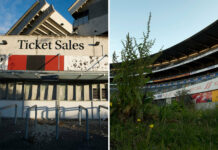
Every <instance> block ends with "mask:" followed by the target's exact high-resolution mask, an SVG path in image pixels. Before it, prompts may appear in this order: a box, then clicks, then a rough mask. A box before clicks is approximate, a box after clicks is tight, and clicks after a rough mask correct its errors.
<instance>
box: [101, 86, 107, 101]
mask: <svg viewBox="0 0 218 150" xmlns="http://www.w3.org/2000/svg"><path fill="white" fill-rule="evenodd" d="M101 90H102V99H103V100H107V99H108V91H107V88H103V89H101Z"/></svg>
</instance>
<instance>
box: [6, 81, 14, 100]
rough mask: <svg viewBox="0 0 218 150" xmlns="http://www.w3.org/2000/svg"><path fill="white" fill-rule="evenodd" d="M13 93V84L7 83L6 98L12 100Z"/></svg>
mask: <svg viewBox="0 0 218 150" xmlns="http://www.w3.org/2000/svg"><path fill="white" fill-rule="evenodd" d="M13 92H14V83H8V98H7V99H10V100H12V99H13V94H14V93H13Z"/></svg>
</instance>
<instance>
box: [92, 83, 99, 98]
mask: <svg viewBox="0 0 218 150" xmlns="http://www.w3.org/2000/svg"><path fill="white" fill-rule="evenodd" d="M92 95H93V100H100V90H99V85H93V89H92Z"/></svg>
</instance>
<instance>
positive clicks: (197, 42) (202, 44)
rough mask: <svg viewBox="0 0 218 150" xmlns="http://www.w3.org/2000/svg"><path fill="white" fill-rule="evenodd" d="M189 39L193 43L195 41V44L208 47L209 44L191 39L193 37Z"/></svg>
mask: <svg viewBox="0 0 218 150" xmlns="http://www.w3.org/2000/svg"><path fill="white" fill-rule="evenodd" d="M191 41H192V42H194V43H196V44H198V45H201V46H203V47H205V48H209V47H210V46H208V45H207V44H204V43H201V42H199V41H196V40H193V39H191Z"/></svg>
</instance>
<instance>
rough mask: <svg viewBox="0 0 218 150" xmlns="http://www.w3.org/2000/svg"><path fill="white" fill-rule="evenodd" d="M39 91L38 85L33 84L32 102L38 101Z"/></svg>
mask: <svg viewBox="0 0 218 150" xmlns="http://www.w3.org/2000/svg"><path fill="white" fill-rule="evenodd" d="M37 89H38V85H37V84H32V97H31V100H36V99H37Z"/></svg>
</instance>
